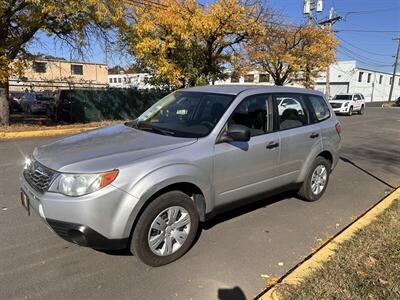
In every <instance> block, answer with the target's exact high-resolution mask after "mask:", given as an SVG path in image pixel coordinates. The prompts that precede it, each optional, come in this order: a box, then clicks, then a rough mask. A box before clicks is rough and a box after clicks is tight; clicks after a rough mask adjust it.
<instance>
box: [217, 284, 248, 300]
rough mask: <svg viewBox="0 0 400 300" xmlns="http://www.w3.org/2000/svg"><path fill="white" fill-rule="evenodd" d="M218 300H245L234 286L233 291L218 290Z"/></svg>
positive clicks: (239, 289) (239, 290) (238, 288)
mask: <svg viewBox="0 0 400 300" xmlns="http://www.w3.org/2000/svg"><path fill="white" fill-rule="evenodd" d="M218 299H219V300H246V296H245V295H244V293H243V291H242V289H241V288H240V287H237V286H235V287H234V288H233V289H219V290H218Z"/></svg>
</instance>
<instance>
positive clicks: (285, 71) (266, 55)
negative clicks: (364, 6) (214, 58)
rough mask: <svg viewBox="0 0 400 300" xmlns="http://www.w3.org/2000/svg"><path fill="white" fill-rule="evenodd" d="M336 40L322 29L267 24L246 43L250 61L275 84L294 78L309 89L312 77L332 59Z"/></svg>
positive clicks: (282, 83)
mask: <svg viewBox="0 0 400 300" xmlns="http://www.w3.org/2000/svg"><path fill="white" fill-rule="evenodd" d="M336 45H337V41H336V40H335V39H334V38H333V35H332V33H331V32H330V31H329V30H328V29H325V28H317V27H312V26H300V27H297V26H287V25H286V26H285V25H283V24H282V25H281V24H275V23H274V24H268V22H267V23H266V25H265V27H264V30H263V31H262V34H260V35H259V36H257V38H255V39H253V40H252V41H251V42H250V43H249V44H248V46H247V51H248V56H249V59H250V61H251V63H252V64H253V65H254V66H256V67H258V68H260V69H262V70H263V71H266V72H267V73H269V74H270V75H271V77H272V78H273V80H274V82H275V84H276V85H284V84H285V83H290V82H293V81H296V82H299V83H301V84H303V85H304V86H305V87H307V88H312V87H313V86H314V84H315V82H314V79H315V78H316V77H317V76H318V75H319V74H320V73H321V72H322V71H325V70H326V68H327V67H328V66H329V65H330V64H332V63H333V62H334V61H335V47H336Z"/></svg>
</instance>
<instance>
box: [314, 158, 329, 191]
mask: <svg viewBox="0 0 400 300" xmlns="http://www.w3.org/2000/svg"><path fill="white" fill-rule="evenodd" d="M327 178H328V172H327V170H326V167H325V166H324V165H319V166H317V167H316V168H315V170H314V172H313V174H312V176H311V191H312V192H313V194H314V195H318V194H320V193H321V192H322V191H323V190H324V188H325V185H326V180H327Z"/></svg>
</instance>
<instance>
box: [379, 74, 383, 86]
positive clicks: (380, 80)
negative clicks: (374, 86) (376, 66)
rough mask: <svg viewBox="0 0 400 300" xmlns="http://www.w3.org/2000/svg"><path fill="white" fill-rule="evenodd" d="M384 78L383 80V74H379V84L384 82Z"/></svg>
mask: <svg viewBox="0 0 400 300" xmlns="http://www.w3.org/2000/svg"><path fill="white" fill-rule="evenodd" d="M382 80H383V75H380V76H379V84H382Z"/></svg>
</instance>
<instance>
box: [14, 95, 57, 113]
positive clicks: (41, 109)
mask: <svg viewBox="0 0 400 300" xmlns="http://www.w3.org/2000/svg"><path fill="white" fill-rule="evenodd" d="M50 100H51V97H49V96H47V95H42V94H38V93H25V94H24V95H23V96H22V98H21V101H20V103H21V107H22V110H23V111H24V112H27V113H29V114H35V113H46V111H47V107H48V105H49V103H50Z"/></svg>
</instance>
